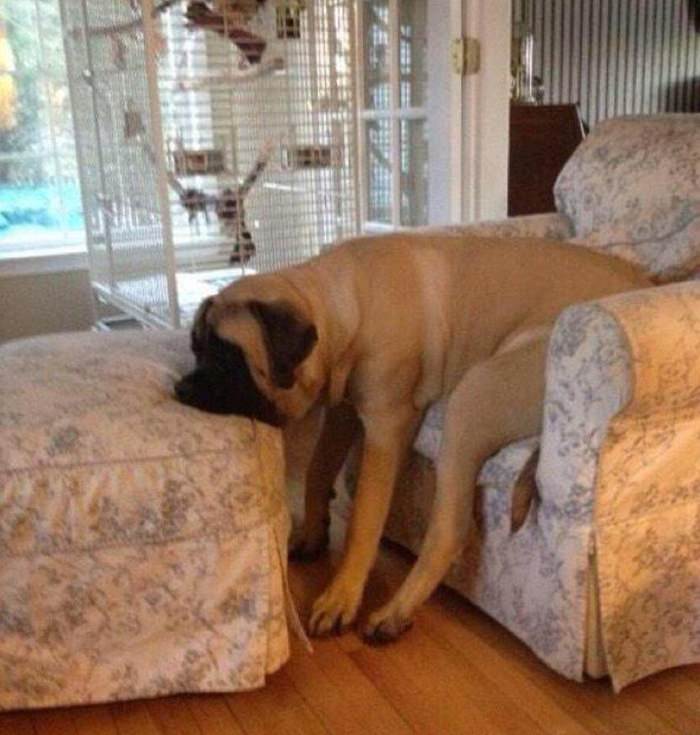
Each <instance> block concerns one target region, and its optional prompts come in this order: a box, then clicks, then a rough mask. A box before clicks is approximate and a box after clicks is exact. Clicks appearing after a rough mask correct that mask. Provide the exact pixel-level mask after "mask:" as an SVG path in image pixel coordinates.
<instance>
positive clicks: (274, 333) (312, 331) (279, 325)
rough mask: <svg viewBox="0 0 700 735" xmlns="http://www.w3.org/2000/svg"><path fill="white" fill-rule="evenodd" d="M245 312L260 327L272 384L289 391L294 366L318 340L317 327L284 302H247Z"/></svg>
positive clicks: (304, 357) (292, 380)
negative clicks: (252, 317)
mask: <svg viewBox="0 0 700 735" xmlns="http://www.w3.org/2000/svg"><path fill="white" fill-rule="evenodd" d="M248 308H249V309H250V313H251V314H252V315H253V316H254V317H255V318H256V319H257V320H258V322H259V323H260V325H261V327H262V333H263V336H264V340H265V347H266V349H267V354H268V356H269V359H270V370H271V372H272V376H271V377H272V380H273V382H274V383H275V385H277V386H278V387H280V388H291V387H292V386H293V385H294V371H295V369H296V367H297V365H299V364H300V363H301V362H302V361H303V360H305V359H306V358H307V357H308V355H309V353H310V352H311V350H312V349H313V347H314V345H315V344H316V342H317V340H318V333H317V332H316V327H315V326H314V325H313V324H311V323H310V322H308V321H306V320H305V319H304V318H303V317H302V316H300V315H299V313H298V312H297V311H296V310H295V309H294V308H293V307H292V306H291V304H288V303H286V302H284V301H276V302H272V303H266V302H264V301H250V302H249V303H248Z"/></svg>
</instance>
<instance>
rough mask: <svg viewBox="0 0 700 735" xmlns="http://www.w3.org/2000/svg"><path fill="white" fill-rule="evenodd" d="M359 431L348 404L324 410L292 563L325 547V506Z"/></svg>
mask: <svg viewBox="0 0 700 735" xmlns="http://www.w3.org/2000/svg"><path fill="white" fill-rule="evenodd" d="M361 428H362V424H361V422H360V419H359V418H358V416H357V413H356V412H355V409H354V408H353V407H352V406H351V405H350V404H349V403H347V402H343V403H340V404H339V405H337V406H333V407H332V408H328V409H327V410H326V412H325V417H324V421H323V427H322V429H321V432H320V435H319V438H318V441H317V443H316V447H315V448H314V451H313V454H312V456H311V461H310V462H309V466H308V469H307V472H306V479H305V492H304V521H303V525H302V527H301V531H300V533H299V535H298V537H297V538H293V539H292V543H291V546H290V551H289V558H290V559H291V560H293V561H313V560H314V559H316V558H318V556H319V555H320V554H321V553H323V551H324V550H325V549H326V547H327V546H328V527H329V525H330V515H329V510H328V506H329V504H330V501H331V498H332V497H333V485H334V483H335V479H336V477H337V475H338V473H339V472H340V469H341V467H342V466H343V463H344V462H345V458H346V456H347V454H348V451H349V450H350V447H351V446H352V445H353V443H354V442H355V441H356V439H357V438H358V437H359V434H360V430H361Z"/></svg>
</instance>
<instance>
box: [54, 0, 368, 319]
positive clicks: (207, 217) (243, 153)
mask: <svg viewBox="0 0 700 735" xmlns="http://www.w3.org/2000/svg"><path fill="white" fill-rule="evenodd" d="M62 16H63V23H64V29H65V46H66V56H67V62H68V73H69V78H70V90H71V99H72V103H73V111H74V123H75V131H76V139H77V149H78V151H77V152H78V165H79V169H80V178H81V189H82V197H83V206H84V211H85V221H86V230H87V240H88V254H89V264H90V273H91V281H92V284H93V287H94V289H95V292H96V294H97V295H98V297H99V298H100V299H102V300H104V301H107V302H109V303H111V304H113V305H115V306H117V307H118V308H119V309H121V310H122V311H123V312H125V313H127V314H129V315H131V316H133V317H136V318H137V319H139V320H140V321H142V322H143V323H145V324H152V325H156V326H178V325H181V324H187V323H188V322H189V321H190V320H191V318H192V315H193V313H194V311H195V309H196V307H197V305H198V304H199V302H200V301H201V299H202V298H203V297H205V296H207V295H209V294H210V293H213V292H215V291H217V290H219V288H221V286H223V285H225V284H226V283H229V282H231V281H232V280H235V279H236V278H239V277H240V276H242V275H244V274H246V273H251V272H263V271H269V270H272V269H277V268H280V267H283V266H287V265H291V264H294V263H296V262H299V261H302V260H304V259H306V258H308V257H309V256H312V255H314V254H317V253H318V252H319V251H320V250H322V249H323V248H324V247H326V246H328V245H330V244H331V243H333V242H334V241H336V240H338V239H340V238H343V237H346V236H348V235H351V234H353V233H355V232H356V231H357V227H358V222H357V214H356V211H357V207H356V171H355V162H356V154H355V143H356V131H355V100H354V94H355V90H354V79H353V71H352V70H353V67H354V63H353V59H354V48H353V0H62Z"/></svg>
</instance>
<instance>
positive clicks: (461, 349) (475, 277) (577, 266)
mask: <svg viewBox="0 0 700 735" xmlns="http://www.w3.org/2000/svg"><path fill="white" fill-rule="evenodd" d="M309 266H311V268H312V269H316V268H317V269H319V270H321V271H323V277H322V278H320V279H318V282H320V283H323V284H326V285H328V284H331V292H329V293H328V294H327V298H328V300H329V301H332V302H334V303H335V304H337V305H338V306H339V307H340V309H339V312H338V313H339V314H340V315H341V318H342V315H343V314H344V313H348V314H350V313H352V318H353V321H356V322H357V323H358V335H357V344H356V349H357V351H358V353H361V354H376V353H377V351H380V352H382V353H384V354H382V356H381V358H380V359H379V362H380V363H382V364H385V365H387V366H388V365H391V368H389V371H390V373H391V374H393V375H396V374H397V373H396V372H395V371H396V370H397V368H400V367H401V365H404V364H406V362H407V360H410V357H409V356H410V355H411V354H412V355H414V356H415V355H417V354H420V355H421V363H422V367H421V373H422V375H423V376H424V378H423V379H424V380H426V379H427V376H430V377H431V383H434V384H431V386H427V385H423V386H422V387H421V392H422V393H425V398H426V400H434V399H435V397H436V391H437V392H438V393H444V392H445V391H446V390H449V389H450V387H451V386H452V385H454V382H455V381H456V380H457V379H459V376H460V375H461V374H462V373H463V372H464V370H465V369H466V368H467V367H468V365H470V364H473V363H474V362H477V361H479V360H482V359H486V358H488V357H490V356H491V355H492V354H494V353H495V352H496V351H497V350H498V349H499V348H501V347H502V346H503V345H504V344H508V343H510V342H511V341H512V340H517V339H518V337H519V335H521V334H524V333H527V332H529V331H532V330H543V329H549V328H551V326H552V324H553V323H554V320H555V319H556V317H557V315H558V314H559V313H560V312H561V311H562V309H564V308H565V307H566V306H569V305H571V304H574V303H579V302H583V301H588V300H592V299H597V298H601V297H603V296H606V295H609V294H614V293H619V292H622V291H628V290H634V289H637V288H646V287H648V286H650V285H651V282H650V281H649V279H648V278H647V277H646V276H645V275H644V274H643V273H642V271H641V270H640V269H638V268H637V267H636V266H634V265H632V264H630V263H627V262H625V261H623V260H620V259H619V258H614V257H611V256H608V255H605V254H601V253H599V252H595V251H593V250H591V249H589V248H585V247H582V246H577V245H572V244H567V243H562V242H558V241H548V240H543V239H520V238H512V239H505V238H474V237H468V238H467V237H462V236H457V235H434V234H430V233H425V234H417V233H412V234H411V235H408V236H406V235H403V234H400V233H399V234H391V235H384V236H380V237H366V238H359V239H354V240H351V241H348V242H346V243H343V244H341V245H339V246H338V247H336V248H335V249H333V250H331V251H329V252H328V253H327V254H324V255H322V256H321V257H319V258H318V259H315V260H314V261H311V262H310V263H309ZM306 267H308V266H301V269H300V270H301V271H302V272H303V271H304V270H305V268H306ZM304 277H306V276H304ZM438 375H439V379H438V378H437V376H438ZM436 381H437V382H436ZM437 383H440V386H441V387H440V389H439V390H438V388H437Z"/></svg>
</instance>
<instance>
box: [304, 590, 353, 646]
mask: <svg viewBox="0 0 700 735" xmlns="http://www.w3.org/2000/svg"><path fill="white" fill-rule="evenodd" d="M361 598H362V588H361V587H358V585H355V584H352V583H348V582H345V581H343V580H340V579H335V580H334V581H333V582H331V584H330V585H329V586H328V587H327V588H326V590H325V591H324V592H323V593H322V594H321V595H320V597H319V598H318V599H317V600H316V602H314V606H313V609H312V610H311V618H310V619H309V633H310V634H311V635H314V636H322V635H330V634H331V633H342V632H343V631H344V630H346V629H347V628H348V627H349V626H350V625H351V624H352V623H353V621H354V620H355V616H356V615H357V609H358V608H359V606H360V600H361Z"/></svg>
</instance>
